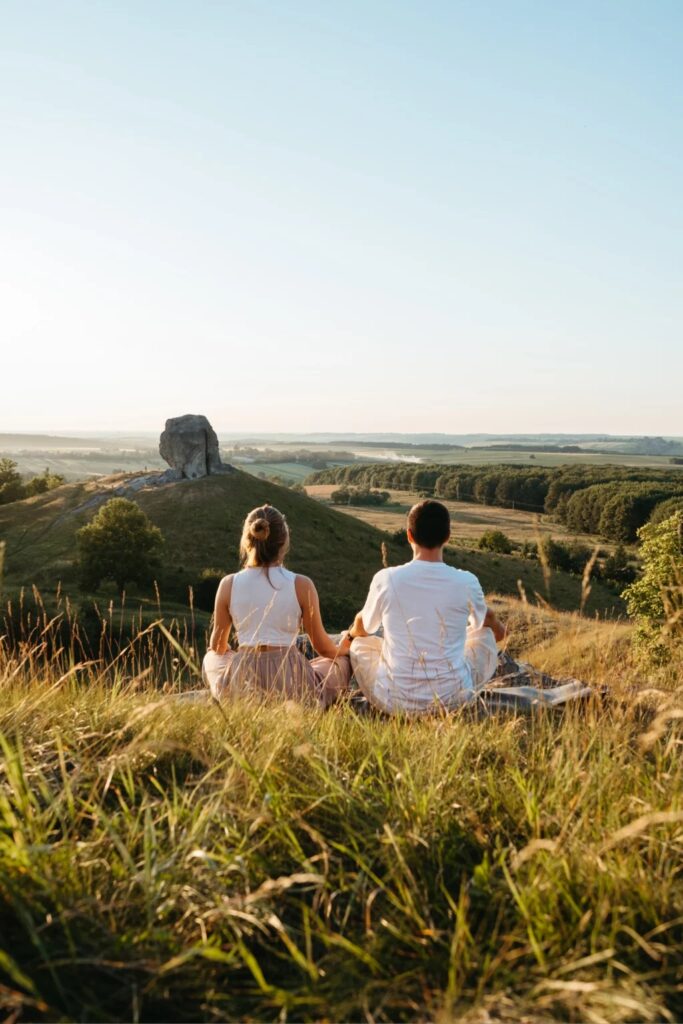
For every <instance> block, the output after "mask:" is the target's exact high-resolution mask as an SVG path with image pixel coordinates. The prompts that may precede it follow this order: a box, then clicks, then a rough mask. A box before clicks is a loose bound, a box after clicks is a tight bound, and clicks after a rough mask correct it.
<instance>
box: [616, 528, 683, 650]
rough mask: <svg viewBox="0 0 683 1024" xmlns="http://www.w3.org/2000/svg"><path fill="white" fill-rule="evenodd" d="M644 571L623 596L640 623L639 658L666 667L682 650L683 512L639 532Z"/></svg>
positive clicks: (630, 613) (637, 639) (637, 634)
mask: <svg viewBox="0 0 683 1024" xmlns="http://www.w3.org/2000/svg"><path fill="white" fill-rule="evenodd" d="M638 533H639V537H640V541H641V545H642V546H641V559H642V563H643V572H642V575H641V577H640V579H638V580H636V582H635V583H632V584H631V585H630V586H628V587H626V589H625V590H624V591H623V594H622V596H623V597H624V599H625V600H626V607H627V609H628V612H629V615H633V616H634V617H635V618H636V621H637V623H638V625H637V629H636V633H635V637H634V644H635V647H636V649H637V650H638V652H639V653H640V655H641V656H642V657H643V658H644V659H645V660H647V661H650V662H653V663H655V664H665V663H666V662H668V661H671V659H672V658H673V656H674V653H675V652H680V651H681V647H683V512H681V511H679V512H675V513H674V515H672V516H671V517H670V518H669V519H665V520H664V522H661V523H648V524H647V525H646V526H643V527H641V529H640V530H639V531H638Z"/></svg>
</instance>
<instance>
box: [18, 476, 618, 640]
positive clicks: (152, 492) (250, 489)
mask: <svg viewBox="0 0 683 1024" xmlns="http://www.w3.org/2000/svg"><path fill="white" fill-rule="evenodd" d="M134 479H135V478H134V477H131V476H126V475H122V476H118V477H110V478H108V479H106V480H100V481H88V482H82V483H75V484H65V485H64V486H62V487H59V488H57V489H56V490H54V491H51V492H49V493H48V494H44V495H40V496H38V497H35V498H29V499H27V500H26V501H21V502H14V503H13V504H11V505H5V506H3V507H0V540H4V541H5V542H6V563H5V589H6V590H7V591H13V590H14V591H15V590H16V589H17V588H19V587H21V586H27V587H30V586H31V585H32V584H34V583H35V584H36V585H37V586H38V588H39V589H41V590H42V591H45V592H48V591H50V590H52V589H54V588H55V587H56V586H57V584H58V582H60V581H61V583H62V586H63V587H64V589H65V590H66V591H67V592H71V593H72V594H75V595H77V594H78V590H77V570H76V565H75V559H76V538H75V534H76V531H77V530H78V528H79V527H80V526H82V525H83V524H84V523H85V522H87V521H88V520H89V519H90V518H91V517H92V516H93V515H94V514H95V512H96V510H97V508H98V507H99V505H100V504H101V503H102V502H103V501H105V500H106V499H107V498H108V497H110V496H111V495H112V493H113V491H114V490H115V489H116V488H117V487H120V486H121V485H125V484H127V483H128V484H129V483H130V482H132V481H133V480H134ZM131 497H132V498H133V499H134V500H135V501H137V502H138V503H139V505H140V506H141V508H143V509H144V511H145V512H146V513H147V515H148V516H149V517H150V519H151V520H152V522H154V523H155V524H156V525H157V526H159V527H160V529H161V531H162V533H163V535H164V538H165V541H166V547H165V552H164V559H163V567H162V570H161V572H160V574H159V585H160V590H161V599H162V604H163V605H164V606H166V605H167V604H168V605H173V606H174V608H176V609H177V607H178V606H180V607H181V608H183V607H186V606H187V593H188V590H187V588H188V586H189V585H191V586H193V588H194V589H195V591H196V590H197V588H198V586H199V584H200V581H201V576H202V573H203V572H204V571H205V570H214V571H216V572H219V573H225V572H230V571H233V570H234V569H236V568H237V567H238V553H237V549H238V545H239V538H240V532H241V527H242V522H243V519H244V516H245V515H246V513H247V512H248V511H249V510H250V509H252V508H254V507H255V506H257V505H260V504H263V502H265V501H269V502H270V503H272V504H273V505H276V506H277V507H278V508H279V509H280V510H281V511H282V512H284V514H285V515H286V516H287V520H288V522H289V524H290V528H291V532H292V549H291V553H290V555H289V556H288V559H287V564H288V566H289V567H290V568H291V569H293V570H294V571H295V572H301V573H304V574H306V575H308V576H311V577H312V578H313V579H314V580H315V583H316V586H317V587H318V590H319V593H320V598H321V604H322V608H323V614H324V617H325V622H326V624H327V625H328V626H329V628H342V627H344V626H346V625H347V624H348V623H349V621H350V617H351V615H352V614H353V613H354V612H355V611H357V610H358V609H359V608H360V607H362V604H363V602H364V600H365V596H366V593H367V587H368V585H369V583H370V580H371V578H372V576H373V574H374V573H375V572H377V571H378V570H379V569H380V568H381V567H382V552H381V546H382V544H383V543H385V542H386V544H387V554H388V560H389V563H390V564H398V563H400V562H404V561H407V560H408V558H409V557H410V549H409V548H408V546H407V545H406V544H405V543H403V544H399V543H397V542H395V541H394V540H392V539H390V538H389V537H388V535H387V534H386V533H384V532H382V531H380V530H377V529H375V528H374V527H372V526H370V525H368V524H366V523H362V522H360V521H359V520H356V519H353V518H352V517H350V516H348V515H344V514H343V513H341V512H337V511H336V510H335V509H332V508H329V507H328V506H325V505H323V504H321V503H320V502H317V501H314V500H313V499H311V498H308V497H307V496H306V495H302V494H298V493H296V492H294V491H291V490H289V489H288V488H286V487H281V486H279V485H277V484H273V483H269V482H267V481H263V480H259V479H257V478H256V477H253V476H250V475H249V474H247V473H243V472H241V471H239V470H238V471H236V472H235V473H233V474H231V475H230V476H224V477H223V476H214V477H205V478H203V479H201V480H192V481H189V480H187V481H180V482H179V483H175V484H168V485H165V486H162V487H155V488H149V489H145V490H141V491H139V492H137V493H135V494H133V495H131ZM448 560H449V561H452V562H453V563H454V564H457V565H458V566H460V567H461V568H464V569H469V570H471V571H473V572H475V573H476V574H477V575H478V576H479V577H480V579H481V582H482V585H483V586H484V589H485V590H487V591H488V592H496V593H501V594H512V595H514V596H517V595H518V593H519V591H518V583H517V581H518V580H520V581H521V582H522V585H523V587H524V588H525V590H526V592H527V594H528V596H529V599H530V600H532V601H533V600H534V599H535V598H534V595H535V593H537V592H538V593H539V594H542V595H543V596H547V595H546V594H545V592H544V586H543V578H542V573H541V570H540V567H539V565H538V563H536V562H532V561H529V560H525V559H522V558H516V557H514V556H495V555H489V554H487V553H484V552H474V551H464V550H462V549H451V550H449V552H448ZM112 593H113V592H112ZM580 595H581V581H580V580H578V579H577V578H576V577H573V576H569V575H567V574H565V573H555V574H554V577H553V582H552V590H551V598H552V602H553V604H555V605H556V606H557V607H558V608H562V609H569V610H576V609H578V607H579V603H580ZM107 596H108V595H107ZM134 596H135V595H134V594H132V595H131V601H132V600H133V598H134ZM588 611H589V612H591V611H601V612H620V611H622V606H621V603H620V602H619V600H618V598H617V597H616V596H615V595H614V594H613V593H612V592H611V591H609V590H608V589H607V588H606V587H604V586H603V585H601V584H597V583H596V584H595V586H594V589H593V593H592V595H591V600H590V603H589V605H588Z"/></svg>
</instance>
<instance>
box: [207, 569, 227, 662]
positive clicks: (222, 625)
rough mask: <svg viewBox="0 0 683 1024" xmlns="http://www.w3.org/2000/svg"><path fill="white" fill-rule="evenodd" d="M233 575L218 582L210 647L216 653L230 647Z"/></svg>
mask: <svg viewBox="0 0 683 1024" xmlns="http://www.w3.org/2000/svg"><path fill="white" fill-rule="evenodd" d="M232 579H233V578H232V576H224V577H223V579H222V580H221V581H220V583H219V584H218V590H217V591H216V603H215V605H214V609H213V629H212V630H211V641H210V643H209V647H210V648H211V650H212V651H215V652H216V654H225V652H226V651H227V649H228V637H229V636H230V627H231V626H232V619H231V618H230V597H231V595H232Z"/></svg>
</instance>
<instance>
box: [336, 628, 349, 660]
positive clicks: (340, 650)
mask: <svg viewBox="0 0 683 1024" xmlns="http://www.w3.org/2000/svg"><path fill="white" fill-rule="evenodd" d="M352 639H353V637H352V636H351V634H350V633H349V631H348V630H346V632H345V633H343V634H342V638H341V640H340V641H339V646H338V647H337V655H339V656H340V657H345V656H346V655H348V653H349V651H350V650H351V641H352Z"/></svg>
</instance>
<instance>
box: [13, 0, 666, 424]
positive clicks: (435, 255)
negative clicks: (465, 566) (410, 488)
mask: <svg viewBox="0 0 683 1024" xmlns="http://www.w3.org/2000/svg"><path fill="white" fill-rule="evenodd" d="M0 22H1V24H2V30H1V32H0V129H1V139H2V141H1V142H0V369H1V371H2V372H1V379H2V385H3V386H2V391H1V396H2V397H1V398H0V431H36V432H39V431H53V432H62V433H68V432H69V431H72V430H88V429H93V430H94V429H98V430H134V429H140V430H147V429H150V430H153V429H156V428H159V429H161V428H162V426H163V422H164V420H165V419H166V418H167V417H170V416H177V415H181V414H184V413H187V412H194V413H204V414H205V415H207V416H208V417H209V419H210V420H211V422H212V424H213V425H214V427H215V428H216V429H218V430H221V431H259V430H260V431H271V432H272V431H302V432H303V431H323V430H327V431H401V432H409V431H429V432H432V431H443V432H446V433H464V432H478V431H486V432H503V433H505V432H507V433H513V432H514V433H517V432H568V433H571V432H576V431H582V432H603V431H604V432H611V433H618V434H669V435H681V434H683V415H682V412H681V410H682V408H683V401H682V397H683V338H682V330H681V325H682V323H683V317H682V314H683V288H682V287H681V277H682V273H681V272H682V269H683V203H682V202H681V195H680V191H681V189H680V186H681V181H683V166H682V165H683V159H682V158H683V136H682V128H681V125H682V124H683V120H682V117H681V115H682V113H683V111H682V107H683V103H682V92H683V89H682V78H683V73H682V71H681V61H680V53H681V49H682V44H683V3H681V2H680V0H642V2H633V0H615V2H611V0H573V2H571V3H569V2H562V0H558V2H552V3H548V2H547V0H533V2H532V0H482V2H473V0H466V2H461V0H447V2H441V0H414V2H410V3H408V2H403V0H391V2H389V0H387V2H385V0H310V2H303V0H302V2H299V0H278V2H272V3H271V2H260V0H253V2H242V0H222V2H220V0H192V2H190V0H185V2H182V3H181V2H175V0H135V2H130V0H117V2H116V3H112V2H106V3H105V2H101V0H85V2H76V0H73V2H72V0H62V2H60V3H53V2H52V0H42V2H34V0H0Z"/></svg>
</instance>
